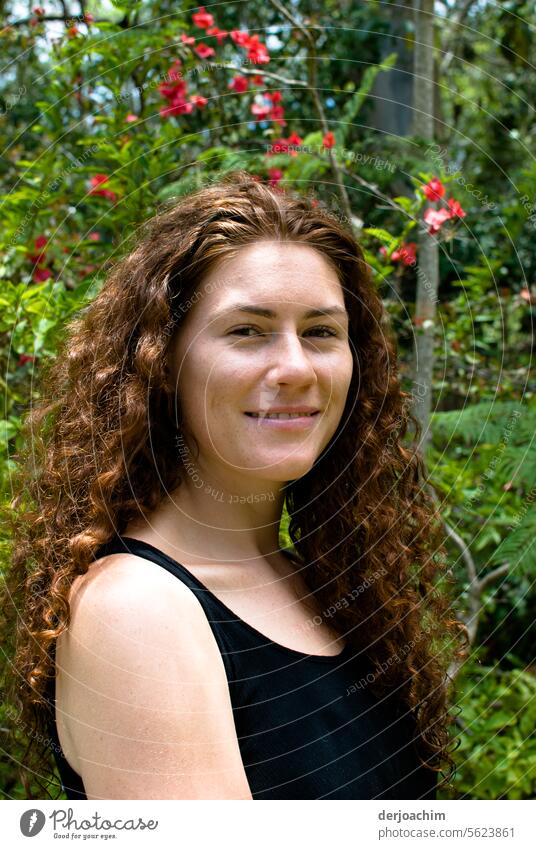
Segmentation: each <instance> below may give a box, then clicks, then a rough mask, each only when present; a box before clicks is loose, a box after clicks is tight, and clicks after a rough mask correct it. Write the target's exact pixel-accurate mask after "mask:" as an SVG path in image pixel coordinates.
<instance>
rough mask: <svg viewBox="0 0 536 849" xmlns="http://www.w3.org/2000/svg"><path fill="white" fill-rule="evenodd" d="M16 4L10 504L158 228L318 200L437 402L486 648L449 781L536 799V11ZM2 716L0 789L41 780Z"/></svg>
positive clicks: (412, 383)
mask: <svg viewBox="0 0 536 849" xmlns="http://www.w3.org/2000/svg"><path fill="white" fill-rule="evenodd" d="M1 6H2V12H3V15H2V20H3V24H2V28H1V29H0V45H1V52H2V65H3V74H2V78H1V81H0V149H1V150H2V157H1V159H0V194H1V199H0V203H1V206H2V229H1V233H0V281H1V285H0V302H1V309H0V334H1V335H0V359H1V374H0V380H1V383H2V389H3V397H4V404H3V409H2V420H1V423H0V424H1V428H2V439H1V451H2V454H1V458H0V480H1V486H2V499H3V503H4V504H9V502H10V500H11V498H12V497H13V493H12V491H11V488H10V481H11V474H12V472H13V469H14V464H15V460H14V459H13V455H14V454H15V453H16V451H17V448H18V445H19V430H20V423H21V416H22V415H23V414H24V412H25V411H26V410H27V409H28V406H29V404H30V401H31V399H32V398H33V397H35V394H36V391H37V390H36V388H35V385H34V384H35V380H36V378H37V377H38V375H39V369H40V367H41V365H42V364H43V363H44V362H45V361H46V360H47V359H48V358H50V357H54V355H55V351H56V348H57V345H58V342H59V340H60V338H61V335H62V331H63V328H64V326H65V322H66V320H67V319H68V318H69V317H70V316H71V315H72V314H73V313H75V312H76V311H78V310H79V309H80V308H81V307H82V306H83V305H84V304H85V303H86V302H87V300H88V299H91V298H92V297H93V296H94V295H95V294H96V292H97V291H98V289H99V287H100V285H101V284H102V281H103V280H104V278H105V276H106V273H107V270H108V269H109V268H110V267H111V266H112V265H113V263H114V262H115V261H116V260H117V258H119V257H120V256H121V255H122V254H123V253H124V252H125V250H126V248H127V245H126V241H125V240H126V238H128V239H129V240H131V239H132V238H133V237H135V233H136V230H137V227H138V226H139V225H140V224H141V222H142V221H144V220H145V219H146V218H147V217H149V216H150V215H152V214H153V213H154V212H156V211H157V209H158V208H159V206H160V205H161V204H162V203H163V202H165V201H168V200H170V199H172V198H173V197H179V196H180V195H181V194H184V193H185V192H188V191H191V190H192V189H194V188H195V187H197V186H201V185H204V184H206V183H207V182H209V181H210V180H211V179H217V178H218V177H220V176H221V175H222V174H223V173H224V172H226V171H229V170H234V169H236V168H243V169H245V170H247V171H249V172H251V173H253V174H255V175H257V176H258V179H260V180H263V181H266V182H268V183H270V184H272V185H277V186H279V187H280V188H283V189H284V188H285V187H287V188H290V189H292V190H295V191H298V192H302V193H304V194H307V195H308V196H310V197H313V198H315V199H316V200H315V202H317V203H319V204H321V205H324V206H326V207H327V208H328V209H330V210H331V211H332V212H333V213H334V214H336V215H337V216H339V217H340V218H341V220H343V221H345V222H346V223H347V224H348V226H350V227H351V228H352V229H353V230H354V232H355V233H356V235H357V237H358V238H359V240H360V241H361V243H362V244H363V246H364V248H365V251H366V258H367V261H368V262H369V264H370V266H371V268H372V272H373V275H374V280H375V282H376V285H377V286H378V289H379V291H380V292H381V295H382V297H383V299H384V302H385V304H386V307H387V309H388V314H389V316H390V320H391V323H392V327H393V330H394V332H395V334H396V337H397V340H398V346H399V356H400V367H401V370H402V374H403V377H404V382H405V388H406V389H407V391H408V392H411V393H413V395H414V396H417V397H416V401H418V400H419V399H418V396H419V395H420V392H419V391H416V389H415V387H417V388H418V387H419V386H423V387H424V392H425V394H427V397H428V398H429V401H430V410H429V412H426V410H425V411H424V413H421V418H423V419H424V423H425V424H428V425H429V427H428V431H427V438H426V440H425V442H424V443H423V450H424V451H425V452H426V462H427V468H428V472H429V475H430V480H431V483H432V485H433V490H434V492H435V495H436V497H437V499H438V502H439V503H440V505H441V512H442V515H443V518H444V523H445V539H446V544H447V547H448V550H449V554H450V562H451V568H452V574H453V575H454V577H455V581H456V599H455V604H456V611H457V614H458V615H459V616H460V617H462V618H463V619H464V620H465V621H466V622H467V625H468V629H469V634H470V637H471V641H472V650H471V656H470V658H469V660H468V661H467V663H466V664H465V665H464V666H463V668H461V669H459V670H455V672H456V699H457V703H458V705H459V716H458V719H457V728H456V730H457V733H458V734H459V740H460V744H459V747H458V749H457V751H456V753H455V757H456V760H457V774H456V777H455V780H454V782H453V785H452V788H451V789H450V790H445V791H442V792H443V796H444V797H448V798H476V799H498V798H512V799H519V798H525V799H526V798H531V797H534V795H535V794H536V758H535V754H536V742H535V737H534V733H533V732H534V725H535V717H536V700H535V698H534V697H535V695H536V683H535V671H536V666H535V665H534V645H535V642H536V639H535V638H536V634H535V627H534V576H535V575H536V549H535V545H534V539H535V537H536V506H535V502H536V446H535V441H534V432H535V426H536V401H535V397H534V369H533V362H532V346H533V340H534V333H533V321H534V317H535V314H536V285H535V283H536V281H535V272H536V194H535V178H536V162H535V159H534V156H533V153H531V151H534V149H535V134H536V133H535V125H534V106H533V103H532V100H531V98H532V93H533V92H534V90H535V83H536V79H535V69H534V66H533V65H532V64H531V63H530V61H529V57H530V56H531V55H532V56H534V55H535V43H536V35H535V24H536V9H535V7H534V4H533V3H532V2H530V0H527V2H523V0H509V2H506V3H491V2H487V0H447V2H435V3H434V2H430V0H424V2H422V3H421V4H419V3H417V11H415V10H414V8H413V4H412V3H411V2H409V0H407V2H399V3H398V4H396V6H393V5H392V4H391V3H382V2H375V0H369V2H366V3H360V4H356V3H354V2H352V0H337V2H334V1H333V0H306V2H294V0H291V2H290V3H287V4H285V5H282V4H281V3H280V2H278V0H267V2H265V3H255V2H253V3H247V4H246V3H245V2H229V3H225V4H218V5H215V6H213V7H211V6H207V7H206V8H205V10H203V9H199V7H197V6H195V5H194V4H193V3H188V2H182V3H172V2H151V0H138V2H132V0H129V2H126V1H125V2H116V0H113V2H103V3H99V2H82V0H80V2H71V0H65V2H63V0H62V2H47V3H45V4H44V5H43V6H41V7H36V6H33V5H32V4H30V3H22V2H21V3H18V2H3V3H2V4H1ZM419 16H420V19H419ZM211 18H212V20H211ZM422 32H424V33H428V35H427V36H426V37H424V38H423V37H421V33H422ZM419 63H421V64H419ZM423 63H424V64H423ZM419 67H420V68H425V69H426V68H428V71H426V72H425V75H426V76H427V78H428V80H429V81H431V82H432V83H433V84H432V85H431V86H429V89H428V91H426V90H424V89H422V86H421V89H419V86H420V85H421V82H422V78H423V74H419V73H418V72H416V70H415V69H416V68H417V69H418V68H419ZM422 97H424V98H425V99H424V101H423V100H422ZM426 97H428V103H429V104H431V105H430V108H427V109H425V110H423V109H421V108H420V107H419V106H418V104H420V103H423V102H424V103H426V102H427V101H426ZM424 112H426V113H427V114H426V116H425V117H427V119H428V120H424V121H423V120H422V116H423V114H424ZM276 145H278V149H275V150H274V148H275V146H276ZM293 145H294V146H295V148H296V147H297V148H298V149H295V148H293ZM449 200H450V201H451V203H450V204H449ZM456 204H457V206H456ZM430 210H432V212H433V215H432V216H430ZM441 210H443V211H444V214H440V215H439V217H438V216H437V213H438V212H440V211H441ZM453 210H457V212H455V211H453ZM434 215H435V219H434ZM433 220H435V221H436V222H439V223H438V224H437V225H436V229H435V231H434V232H430V230H433V229H434V227H433V223H431V222H433ZM420 270H422V271H423V273H422V274H421V275H419V271H420ZM423 280H424V283H425V284H426V283H427V281H428V284H429V286H428V288H429V289H430V287H431V289H432V290H433V292H432V294H434V297H431V292H430V291H428V303H426V298H425V299H424V301H423V299H422V285H421V293H420V294H419V282H421V284H422V282H423ZM425 288H426V285H425ZM436 290H437V292H436ZM435 293H436V294H435ZM425 295H426V293H425ZM423 304H424V307H423ZM423 310H424V311H423ZM419 346H421V347H420V348H419ZM422 346H424V347H422ZM416 348H419V350H420V351H421V352H423V353H422V357H421V365H420V366H419V367H417V365H416V363H415V350H416ZM422 363H424V367H425V372H423V373H421V372H419V371H418V368H421V367H422ZM419 375H421V380H419V379H417V378H419ZM423 375H424V376H423ZM417 412H419V410H417ZM282 535H283V537H284V538H286V537H285V529H284V528H283V529H282ZM9 551H10V541H9V539H6V538H0V553H1V557H2V560H3V562H4V564H7V562H8V560H9ZM10 711H12V708H11V706H10V705H7V704H4V705H3V706H2V707H1V708H0V735H1V738H0V741H1V746H2V750H3V757H2V761H1V763H0V786H1V788H2V793H3V795H4V797H5V798H24V796H23V793H22V789H21V787H20V784H19V782H18V779H17V774H16V769H15V767H16V762H17V759H18V758H19V757H20V750H19V748H18V747H19V743H18V742H15V741H14V740H13V739H12V738H11V736H10V734H9V733H8V726H9V721H8V720H9V719H10ZM11 718H12V717H11Z"/></svg>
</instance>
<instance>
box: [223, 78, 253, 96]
mask: <svg viewBox="0 0 536 849" xmlns="http://www.w3.org/2000/svg"><path fill="white" fill-rule="evenodd" d="M227 88H232V89H233V90H234V91H236V92H237V93H238V94H242V92H244V91H247V90H248V80H247V77H241V76H240V75H239V76H236V77H233V79H232V80H231V82H230V83H229V85H228V86H227Z"/></svg>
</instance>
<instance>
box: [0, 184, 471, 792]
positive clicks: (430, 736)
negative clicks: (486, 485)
mask: <svg viewBox="0 0 536 849" xmlns="http://www.w3.org/2000/svg"><path fill="white" fill-rule="evenodd" d="M266 239H271V240H274V241H291V242H298V243H301V244H305V245H310V246H312V247H314V248H315V249H316V250H317V251H319V252H320V253H321V254H322V255H323V256H324V257H325V258H326V259H327V260H328V261H329V262H330V263H331V264H332V266H333V267H334V268H335V269H336V271H337V273H338V276H339V279H340V282H341V285H342V288H343V291H344V298H345V302H346V307H347V310H348V313H349V317H350V328H349V333H350V344H351V346H352V352H353V357H354V371H353V377H352V383H351V386H350V389H349V392H348V397H347V403H346V408H345V410H344V413H343V416H342V418H341V422H340V424H339V427H338V429H337V432H336V433H335V434H334V436H333V438H332V440H331V441H330V443H329V445H327V446H326V448H325V449H324V451H323V452H322V454H321V456H320V457H319V458H318V460H317V462H316V463H315V464H314V466H313V468H312V469H311V470H310V471H309V472H308V473H307V474H305V475H304V476H303V477H302V478H300V479H298V480H295V481H293V482H291V483H289V484H288V486H287V488H286V509H287V511H288V516H289V518H290V522H289V535H290V538H291V540H292V543H293V545H294V548H295V551H296V553H297V554H298V555H299V556H300V558H301V560H302V562H303V563H304V564H305V567H304V569H303V572H302V574H303V577H304V580H305V582H306V584H307V585H308V587H309V589H310V590H311V591H312V592H313V593H314V595H315V596H316V598H317V599H318V600H319V602H320V604H321V606H322V608H323V609H324V610H329V611H330V615H332V617H333V624H334V627H335V628H337V629H339V631H340V632H341V633H343V634H345V636H346V638H347V639H348V640H349V641H351V643H352V644H353V645H354V646H355V647H356V648H358V649H359V650H365V651H366V655H367V657H368V659H369V661H370V662H371V664H372V668H373V669H375V674H374V681H373V682H372V684H371V686H372V688H373V689H375V690H376V691H377V692H378V694H379V693H382V692H383V693H385V692H386V691H390V692H396V693H397V694H398V697H399V698H400V700H401V701H402V702H404V703H405V704H406V705H407V706H408V708H409V709H410V710H411V711H412V713H413V714H414V717H415V720H416V725H417V729H418V734H419V742H420V752H421V758H422V759H423V761H424V760H426V761H427V762H428V766H429V767H430V768H432V769H435V770H436V771H437V772H440V773H443V777H444V780H446V779H448V778H449V777H450V774H451V772H452V766H453V761H452V756H451V747H452V740H451V737H450V724H451V722H452V716H451V713H450V710H449V705H448V698H449V694H448V674H447V670H448V666H449V663H450V662H451V661H452V659H453V658H454V657H455V656H457V655H459V654H460V652H461V650H462V647H461V645H460V642H461V641H462V640H463V627H462V626H461V625H460V623H459V622H458V621H457V620H456V618H455V617H454V616H453V615H452V614H451V612H450V604H449V601H448V594H447V592H446V588H445V584H447V583H448V579H447V570H446V556H445V550H444V548H443V543H442V530H441V523H440V520H439V516H438V515H437V512H436V509H435V507H434V504H433V503H432V501H431V499H430V496H429V495H427V492H426V488H425V481H424V468H423V465H422V460H421V459H420V457H419V454H418V452H417V450H415V449H411V447H404V445H403V439H404V437H405V436H406V435H407V430H408V425H409V424H410V423H412V425H413V427H414V428H415V431H416V436H417V438H418V437H419V425H418V423H417V421H416V419H415V418H414V417H413V415H412V413H411V400H412V398H411V394H410V393H406V392H403V391H402V389H401V385H400V380H399V377H398V374H397V364H396V354H395V346H394V343H393V342H392V341H391V339H390V334H389V331H388V327H387V320H386V317H385V313H384V310H383V306H382V302H381V299H380V297H379V295H378V293H377V292H376V290H375V287H374V285H373V282H372V280H371V276H370V271H369V268H368V266H367V264H366V262H365V260H364V257H363V253H362V251H361V248H360V247H359V245H358V244H357V243H356V241H355V238H354V236H353V234H352V233H351V232H350V231H349V230H348V229H347V228H346V227H345V226H344V225H343V224H342V223H341V222H340V221H339V220H337V218H336V217H335V216H334V215H332V214H331V213H330V212H329V211H328V210H327V209H324V208H322V207H321V206H320V205H319V204H318V202H316V201H311V200H310V199H308V198H305V197H302V196H295V195H293V194H292V193H290V192H287V191H282V190H281V189H279V188H276V189H273V188H270V187H269V186H268V185H266V184H265V183H263V182H261V181H259V180H257V179H255V178H254V177H252V176H251V175H249V174H247V173H245V172H243V171H238V172H233V173H231V174H228V175H227V176H225V177H223V178H222V179H220V180H219V181H218V182H216V183H213V184H211V185H206V186H205V187H203V188H201V189H200V190H198V191H196V192H195V193H193V194H190V195H188V196H185V197H183V198H181V199H180V200H179V201H178V202H177V201H176V200H175V201H174V203H173V205H171V206H170V207H169V208H164V209H163V210H162V211H161V212H160V213H159V214H158V215H156V216H155V217H154V218H152V219H151V220H149V221H148V222H146V224H145V225H144V228H143V232H142V234H141V238H139V236H138V235H136V245H135V246H134V248H133V250H131V252H130V253H129V254H128V255H127V256H126V257H125V258H124V259H123V260H122V261H120V262H119V263H118V264H117V265H116V266H115V267H114V268H113V269H112V270H111V272H110V273H109V275H108V277H107V279H106V281H105V283H104V284H103V286H102V289H101V291H100V292H99V294H98V295H97V296H96V297H95V298H94V300H93V301H92V302H91V303H90V304H89V305H88V306H86V307H85V308H84V309H82V310H81V312H80V313H79V314H78V315H77V316H76V318H75V319H74V320H72V321H71V323H70V324H69V325H68V327H67V333H66V335H65V339H64V341H63V343H62V344H61V346H60V349H59V351H58V355H57V357H56V358H55V359H54V360H51V361H49V362H48V363H47V364H46V365H45V366H44V368H43V372H42V376H41V397H40V399H39V400H38V402H37V403H35V404H34V406H33V408H32V409H31V410H30V411H29V412H28V414H27V415H26V418H25V423H24V445H25V448H24V449H23V450H22V451H21V452H20V453H19V455H18V461H19V462H18V472H17V475H18V480H17V484H16V486H17V490H16V491H17V492H18V493H19V494H18V495H17V497H16V498H15V499H14V501H13V502H12V504H11V510H10V514H9V521H10V523H11V527H12V530H13V536H14V541H15V542H14V546H13V555H12V564H11V569H10V570H9V574H8V575H7V576H6V586H5V588H4V600H3V605H2V608H3V614H4V620H5V621H4V624H5V625H6V626H7V631H6V632H7V633H10V634H12V635H13V640H12V642H13V646H12V648H13V652H12V654H13V660H12V664H11V666H10V668H11V677H12V687H11V698H12V700H13V703H16V704H17V706H18V709H19V710H20V718H19V720H18V727H19V728H21V727H23V728H24V729H25V732H26V737H27V740H28V747H27V751H26V753H25V755H24V758H23V763H22V770H21V778H22V781H23V784H24V787H25V790H26V792H27V793H28V794H29V795H30V796H31V790H30V780H29V776H31V777H32V780H34V781H35V779H36V776H39V775H40V774H43V775H44V776H46V775H47V767H44V766H43V764H44V763H45V761H46V762H47V764H48V774H49V775H50V773H51V769H50V765H51V763H52V762H51V761H50V760H48V759H49V758H50V750H49V748H48V747H47V746H46V744H44V743H43V740H46V736H47V731H46V729H47V723H48V722H49V720H50V704H49V702H48V700H47V696H46V694H47V682H49V681H50V679H51V676H53V675H54V646H55V640H56V639H57V637H58V636H59V635H60V634H61V632H62V631H63V630H64V629H66V628H67V627H68V625H69V601H68V597H69V590H70V587H71V584H72V582H73V580H74V579H75V577H76V576H77V575H80V574H82V573H84V572H86V571H87V569H88V566H89V564H90V562H91V560H92V559H93V556H94V553H95V552H96V550H97V549H98V548H99V546H101V545H102V544H104V543H105V542H107V541H108V540H110V539H111V537H112V536H113V535H114V534H115V533H122V532H123V531H124V529H125V528H126V526H127V524H128V523H129V522H130V521H131V520H133V519H134V518H138V519H139V516H140V513H141V514H142V515H145V516H148V515H149V514H150V513H151V512H152V511H153V510H154V509H155V508H156V507H157V506H158V504H159V503H160V501H161V499H162V498H163V496H164V495H165V494H166V493H168V492H169V491H171V490H173V489H174V488H175V487H176V486H178V485H179V484H180V482H181V463H180V459H179V458H178V456H177V450H176V437H177V430H178V425H177V421H178V420H180V399H179V398H176V397H175V391H174V387H173V385H172V383H171V381H170V378H169V374H168V370H167V364H166V362H167V350H168V346H169V342H170V339H171V336H172V334H173V333H174V331H175V330H176V328H177V327H179V326H180V323H181V320H182V318H183V315H184V314H185V313H184V312H182V310H183V306H180V309H178V308H177V304H179V305H181V304H185V303H188V301H189V299H191V296H192V294H193V293H194V292H195V291H196V287H197V285H198V284H199V282H200V281H201V280H202V278H203V276H204V275H205V274H206V273H207V271H208V270H209V269H210V268H211V266H212V264H213V263H215V262H216V261H219V260H221V259H223V258H225V257H228V256H230V255H231V254H232V253H233V252H235V251H237V250H238V249H239V248H240V247H242V246H245V245H249V244H251V243H253V242H256V241H259V240H266ZM190 303H191V300H190ZM406 441H407V440H406ZM335 443H336V450H334V449H333V448H332V446H333V445H334V444H335ZM414 444H415V443H414ZM363 587H366V592H360V591H357V590H356V588H363ZM356 592H357V596H356ZM350 597H351V598H352V599H353V600H352V601H348V599H349V598H350ZM356 598H357V599H358V600H357V601H355V599H356ZM341 599H345V600H346V602H345V603H343V602H341ZM331 611H334V612H333V613H331ZM393 659H395V661H394V660H393ZM446 768H447V769H446ZM43 769H44V770H45V771H44V773H41V770H43ZM47 792H48V791H47Z"/></svg>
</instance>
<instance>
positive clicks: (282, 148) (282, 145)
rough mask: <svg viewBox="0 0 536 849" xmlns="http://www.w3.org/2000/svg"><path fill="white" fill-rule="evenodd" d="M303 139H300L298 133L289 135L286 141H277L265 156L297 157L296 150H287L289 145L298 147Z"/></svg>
mask: <svg viewBox="0 0 536 849" xmlns="http://www.w3.org/2000/svg"><path fill="white" fill-rule="evenodd" d="M302 141H303V139H301V138H300V137H299V135H298V133H291V134H290V136H289V137H288V139H277V140H276V141H275V142H274V143H273V145H272V150H270V151H268V152H267V153H266V156H273V155H274V154H275V153H288V154H289V156H297V155H298V151H297V150H289V149H288V148H289V145H293V146H296V145H299V144H301V143H302Z"/></svg>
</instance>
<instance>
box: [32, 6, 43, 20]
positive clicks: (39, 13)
mask: <svg viewBox="0 0 536 849" xmlns="http://www.w3.org/2000/svg"><path fill="white" fill-rule="evenodd" d="M33 13H34V15H37V16H38V17H39V18H42V17H43V15H44V14H45V10H44V9H43V7H42V6H36V7H35V8H34V10H33Z"/></svg>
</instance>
